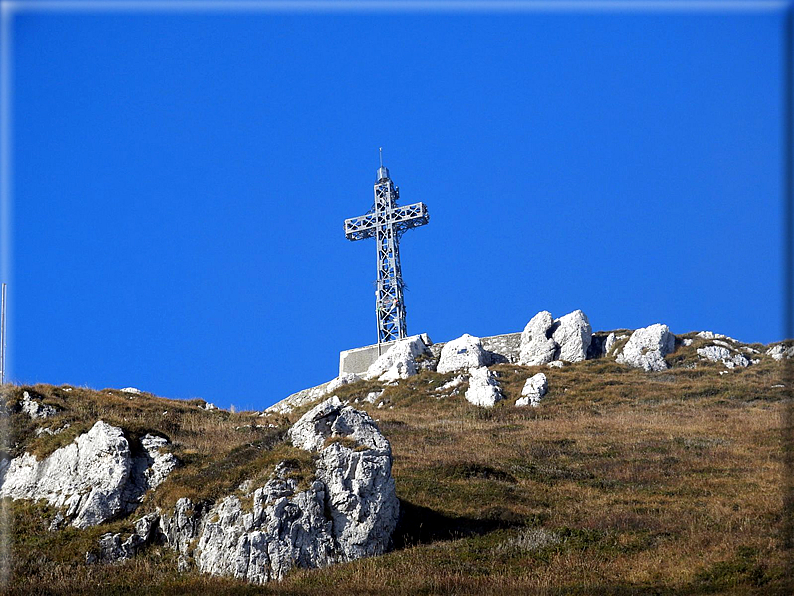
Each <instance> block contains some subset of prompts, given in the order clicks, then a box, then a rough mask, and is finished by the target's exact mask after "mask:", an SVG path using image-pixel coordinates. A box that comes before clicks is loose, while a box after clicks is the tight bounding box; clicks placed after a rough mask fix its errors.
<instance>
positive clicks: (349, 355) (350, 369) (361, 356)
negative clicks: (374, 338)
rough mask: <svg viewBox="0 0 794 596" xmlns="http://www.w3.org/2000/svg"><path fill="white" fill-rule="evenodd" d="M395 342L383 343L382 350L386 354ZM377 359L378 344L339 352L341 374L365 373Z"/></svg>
mask: <svg viewBox="0 0 794 596" xmlns="http://www.w3.org/2000/svg"><path fill="white" fill-rule="evenodd" d="M393 344H394V342H393V341H390V342H387V343H384V344H381V352H382V353H383V354H385V353H386V351H387V350H388V349H389V347H391V346H392V345H393ZM377 359H378V344H375V345H374V346H364V347H363V348H355V349H353V350H345V351H344V352H339V376H340V377H341V376H342V375H344V374H350V373H356V374H357V375H361V374H364V373H365V372H367V369H368V368H369V367H370V365H371V364H372V363H373V362H375V361H376V360H377Z"/></svg>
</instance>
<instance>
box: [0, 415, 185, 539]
mask: <svg viewBox="0 0 794 596" xmlns="http://www.w3.org/2000/svg"><path fill="white" fill-rule="evenodd" d="M166 444H167V441H166V440H165V439H163V438H162V437H154V436H152V435H147V436H145V437H143V439H141V445H142V447H143V454H142V455H140V456H138V457H133V456H132V454H131V452H130V445H129V442H128V440H127V438H126V437H125V436H124V434H123V432H122V430H121V429H120V428H117V427H115V426H111V425H110V424H107V423H105V422H103V421H101V420H100V421H99V422H97V423H96V424H94V426H93V427H92V428H91V430H89V431H88V432H87V433H85V434H82V435H80V436H78V437H77V438H76V439H75V440H74V442H72V443H71V444H69V445H67V446H65V447H61V448H60V449H58V450H56V451H55V452H53V453H52V454H51V455H50V456H49V457H47V458H45V459H44V460H42V461H39V460H38V459H37V458H36V457H35V456H33V455H31V454H29V453H24V454H22V455H21V456H19V457H15V458H14V459H12V460H11V461H10V463H9V464H8V467H7V468H6V470H5V474H4V476H3V478H2V487H0V497H11V498H12V499H30V500H34V501H35V500H39V499H45V500H46V501H47V502H48V503H49V504H50V505H53V506H54V507H62V508H64V512H63V519H64V520H67V521H70V523H71V524H72V525H73V526H75V527H78V528H87V527H89V526H94V525H96V524H100V523H102V522H104V521H106V520H108V519H111V518H112V517H115V516H117V515H119V514H123V513H128V512H130V511H132V510H133V509H135V507H136V506H137V505H138V503H139V502H140V500H141V499H142V497H143V495H144V493H145V492H146V491H147V490H148V489H150V488H154V487H156V486H157V485H158V484H160V483H161V482H162V481H163V480H164V479H165V478H166V476H168V474H169V473H170V472H171V471H172V470H173V469H174V468H175V467H176V466H177V465H178V460H177V459H176V457H175V456H174V455H173V454H171V453H163V452H161V448H162V447H163V446H165V445H166Z"/></svg>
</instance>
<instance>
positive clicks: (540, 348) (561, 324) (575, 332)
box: [518, 310, 593, 366]
mask: <svg viewBox="0 0 794 596" xmlns="http://www.w3.org/2000/svg"><path fill="white" fill-rule="evenodd" d="M592 335H593V330H592V328H591V327H590V321H588V320H587V315H585V314H584V313H583V312H582V311H581V310H575V311H573V312H571V313H568V314H567V315H565V316H563V317H560V318H559V319H552V317H551V313H550V312H549V311H547V310H544V311H541V312H539V313H538V314H536V315H535V316H534V317H532V319H531V320H530V321H529V323H527V326H526V327H525V328H524V331H523V332H522V333H521V348H520V351H519V357H518V362H519V364H523V365H525V366H535V365H540V364H547V363H549V362H552V361H554V360H564V361H566V362H579V361H581V360H584V359H585V358H587V350H588V348H589V347H590V341H591V338H592Z"/></svg>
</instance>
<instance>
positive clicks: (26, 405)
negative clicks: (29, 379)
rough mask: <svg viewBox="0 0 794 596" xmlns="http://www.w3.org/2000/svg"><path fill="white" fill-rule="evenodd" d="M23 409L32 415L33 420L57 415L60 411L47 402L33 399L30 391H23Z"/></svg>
mask: <svg viewBox="0 0 794 596" xmlns="http://www.w3.org/2000/svg"><path fill="white" fill-rule="evenodd" d="M21 406H22V411H23V412H24V413H25V414H27V415H28V416H30V418H31V419H32V420H36V419H38V418H49V417H50V416H55V414H57V413H58V411H57V410H56V409H55V408H53V407H52V406H48V405H47V404H43V403H41V402H39V401H38V400H35V399H33V398H32V397H31V396H30V393H28V392H27V391H23V392H22V403H21Z"/></svg>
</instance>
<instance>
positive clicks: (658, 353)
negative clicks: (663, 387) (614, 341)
mask: <svg viewBox="0 0 794 596" xmlns="http://www.w3.org/2000/svg"><path fill="white" fill-rule="evenodd" d="M674 348H675V336H674V335H673V334H672V333H670V328H669V327H668V326H667V325H662V324H660V323H656V324H654V325H650V326H648V327H643V328H641V329H637V330H636V331H634V333H632V334H631V337H629V341H628V342H626V345H625V346H623V350H621V352H620V353H619V354H618V355H617V357H616V358H615V359H616V360H617V362H619V363H621V364H628V365H629V366H634V367H636V368H641V369H643V370H645V371H652V370H654V371H659V370H666V369H667V368H668V367H667V362H665V361H664V357H665V356H666V355H667V354H669V353H670V352H672V351H673V349H674Z"/></svg>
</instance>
